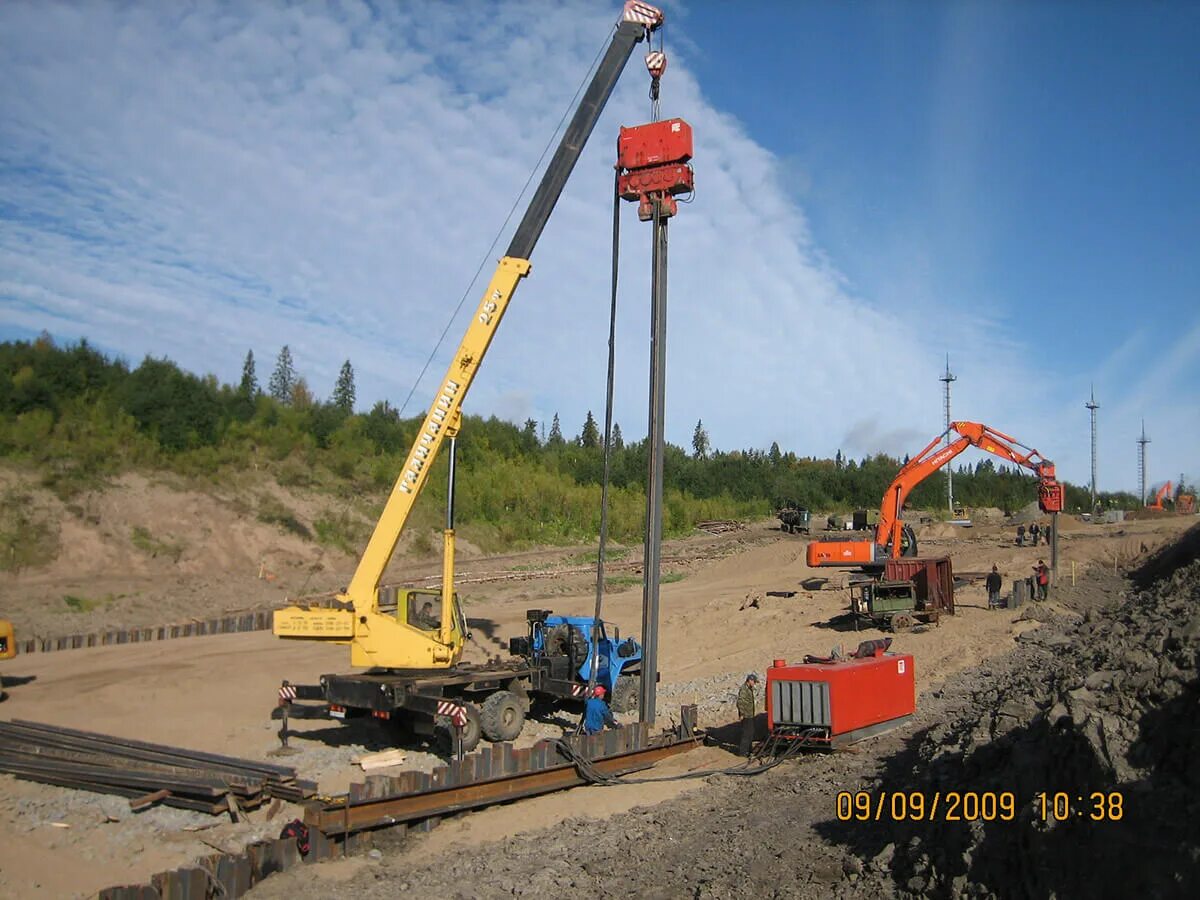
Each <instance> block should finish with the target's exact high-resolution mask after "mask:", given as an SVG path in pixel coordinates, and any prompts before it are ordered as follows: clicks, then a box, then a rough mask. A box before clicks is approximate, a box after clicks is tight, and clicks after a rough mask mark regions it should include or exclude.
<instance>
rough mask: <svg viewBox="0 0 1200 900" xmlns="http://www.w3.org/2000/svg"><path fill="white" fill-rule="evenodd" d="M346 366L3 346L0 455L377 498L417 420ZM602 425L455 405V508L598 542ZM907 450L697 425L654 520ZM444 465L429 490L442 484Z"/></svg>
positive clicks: (787, 495) (438, 496) (875, 485)
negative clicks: (263, 378) (746, 441)
mask: <svg viewBox="0 0 1200 900" xmlns="http://www.w3.org/2000/svg"><path fill="white" fill-rule="evenodd" d="M355 403H356V392H355V386H354V371H353V367H352V365H351V364H350V361H349V360H347V361H346V362H345V363H344V364H343V365H342V367H341V371H340V374H339V376H338V378H337V381H336V383H335V384H334V385H333V387H332V391H331V393H330V397H329V398H328V399H327V400H321V399H319V398H317V397H316V396H315V395H314V394H313V392H312V390H311V388H310V387H309V385H308V384H307V382H306V381H305V379H304V378H303V376H301V375H300V374H299V372H298V369H297V365H296V362H295V360H294V358H293V355H292V353H291V351H290V349H289V348H288V347H286V346H285V347H283V348H282V349H281V350H280V351H279V353H278V355H277V357H276V360H275V365H274V368H273V371H272V373H271V375H270V377H269V379H268V382H267V389H266V390H265V391H263V390H262V389H261V388H260V386H259V374H258V370H257V363H256V360H255V357H254V354H253V352H252V351H251V352H249V353H248V354H247V356H246V360H245V363H244V365H243V370H242V377H241V380H240V382H239V383H238V384H237V385H229V384H222V383H221V382H220V381H219V380H218V379H217V378H216V377H214V376H212V375H205V376H197V375H195V374H192V373H190V372H186V371H184V370H182V369H180V368H179V367H178V366H177V365H176V364H175V363H174V362H172V361H170V360H168V359H165V358H163V359H158V358H153V357H147V358H146V359H144V360H142V362H141V363H140V364H139V365H137V366H136V367H131V366H130V365H129V364H128V363H126V362H125V361H123V360H121V359H110V358H108V357H107V356H106V355H104V354H102V353H100V352H98V351H97V350H96V349H94V348H93V347H91V346H90V345H89V344H88V343H87V342H86V341H79V342H78V343H75V344H70V345H65V346H59V345H57V344H56V343H55V342H54V341H53V340H52V339H51V338H50V337H49V336H47V335H43V336H42V337H40V338H39V339H37V340H34V341H28V342H26V341H10V342H5V343H0V456H4V457H8V458H10V459H13V460H17V461H25V462H29V463H32V464H34V465H35V466H36V467H37V468H38V471H39V472H40V477H41V479H42V482H43V483H44V484H45V485H47V486H48V487H51V488H52V489H54V490H55V491H57V492H58V493H59V494H60V496H63V497H67V496H70V495H71V494H73V493H76V492H78V491H80V490H83V489H94V488H96V487H99V486H102V485H103V483H104V479H105V478H107V477H109V476H112V475H115V474H117V473H120V472H122V471H126V470H129V469H133V468H138V467H150V468H156V467H157V468H164V469H170V470H173V471H176V472H179V473H182V474H185V475H196V476H206V477H217V476H220V475H221V474H222V473H224V472H226V471H230V470H237V469H246V468H250V467H254V468H256V469H258V470H260V471H262V470H265V471H267V472H269V473H271V474H272V475H274V476H275V477H276V478H278V479H279V480H280V481H281V482H282V483H284V484H293V485H302V486H312V487H314V488H322V489H329V490H332V491H335V492H339V493H341V494H343V495H344V496H355V495H364V494H366V495H371V496H375V497H377V498H378V500H379V502H380V503H381V502H382V499H383V497H384V495H385V493H386V489H387V488H389V487H390V486H391V485H392V483H393V482H394V480H395V478H396V476H397V474H398V473H399V472H400V469H401V466H402V464H403V462H404V456H405V454H406V452H407V450H408V448H409V446H410V445H411V442H412V440H413V439H414V437H415V435H416V433H417V429H418V427H419V425H420V417H419V416H414V417H405V418H402V417H401V416H400V415H399V413H398V412H397V411H396V409H395V408H394V407H392V406H391V405H390V404H389V403H387V402H386V401H381V402H379V403H376V404H375V405H374V406H372V407H371V408H370V409H369V410H367V411H356V409H355ZM603 444H604V435H603V433H602V430H601V426H600V425H599V424H598V423H597V422H596V419H595V417H594V416H593V415H592V413H591V412H590V411H587V412H586V415H584V416H582V417H581V421H580V423H579V432H578V434H576V435H575V436H574V437H570V436H567V435H566V434H564V430H563V425H562V423H561V421H560V418H559V416H558V414H555V415H554V417H553V420H552V422H551V424H550V428H549V432H548V433H543V426H542V424H541V423H538V422H536V421H534V420H528V421H526V422H525V423H523V424H522V425H515V424H513V423H510V422H505V421H502V420H500V419H497V418H495V417H491V418H483V417H479V416H465V417H464V423H463V427H462V430H461V433H460V438H459V441H458V447H459V463H460V469H459V481H458V499H457V503H456V513H457V515H458V517H459V520H460V522H461V523H463V524H468V525H471V526H472V527H473V528H474V529H475V530H476V533H477V534H480V535H483V536H486V537H488V538H490V540H489V541H488V543H492V544H493V545H494V546H513V545H519V544H521V543H525V542H555V541H568V540H579V539H587V538H591V537H594V536H595V534H596V533H597V531H598V528H599V505H600V504H599V498H600V482H601V478H602V473H603ZM612 446H613V451H612V455H611V479H612V485H613V490H612V494H611V498H612V505H611V512H610V516H611V528H612V533H613V535H614V537H615V538H617V539H618V540H631V539H636V538H637V537H638V536H639V535H640V534H641V530H642V519H643V515H644V509H643V506H644V501H643V499H642V493H643V490H644V486H645V480H646V468H647V444H646V441H645V440H644V439H643V440H640V441H635V442H626V441H625V440H624V439H623V438H622V436H621V431H620V426H619V425H618V426H615V427H614V429H613V435H612ZM899 466H900V461H899V460H897V459H894V458H891V457H889V456H886V455H883V454H879V455H875V456H871V457H867V458H864V459H861V460H854V459H846V458H844V457H843V456H842V454H841V452H840V451H839V452H838V454H837V455H836V456H835V458H834V459H832V460H830V459H817V458H814V457H808V456H799V455H797V454H796V453H794V452H783V451H781V449H780V448H779V446H778V445H777V444H773V445H772V446H771V447H770V448H769V449H768V450H765V451H763V450H757V449H746V450H729V451H721V450H715V449H713V448H712V447H711V446H710V443H709V440H708V435H707V433H706V431H705V430H704V427H703V423H702V422H698V423H697V424H696V429H695V432H694V434H693V440H692V448H691V451H690V452H689V451H687V450H685V449H684V448H681V447H677V446H674V445H668V446H667V448H666V454H665V476H664V480H665V490H664V528H665V530H666V532H667V533H668V534H671V533H675V534H678V533H682V532H685V531H687V530H689V529H690V528H692V527H693V526H694V524H695V523H696V522H697V521H701V520H704V519H720V518H746V517H751V516H759V515H769V514H770V513H771V512H772V511H773V510H774V509H776V508H778V507H779V506H782V505H785V504H791V503H795V504H799V505H803V506H807V507H809V508H810V509H814V510H817V509H820V510H843V511H844V510H848V509H852V508H860V507H866V508H870V507H874V506H877V505H878V504H879V501H880V498H881V497H882V495H883V492H884V490H885V489H886V487H887V485H888V484H889V483H890V482H891V480H892V478H893V477H894V476H895V473H896V471H897V469H898V468H899ZM444 473H445V460H444V459H442V460H439V462H438V468H437V469H435V472H434V478H433V480H432V481H431V485H438V484H439V475H440V476H441V477H442V478H444ZM954 483H955V494H956V497H957V499H958V500H959V501H960V502H962V503H964V504H966V505H969V506H996V507H1000V508H1001V509H1004V510H1009V511H1011V510H1015V509H1018V508H1020V507H1022V506H1024V505H1026V504H1027V503H1029V502H1030V501H1031V500H1033V499H1034V498H1035V497H1036V484H1035V480H1034V478H1033V477H1032V476H1031V475H1030V474H1028V473H1026V472H1024V471H1023V470H1018V469H1015V468H1013V467H1006V466H1003V465H1000V466H997V465H995V464H994V463H993V462H992V461H991V460H983V461H981V462H980V463H979V464H977V465H975V466H973V467H971V466H961V467H959V468H958V469H956V472H955V482H954ZM427 494H429V495H431V496H432V499H429V498H423V500H422V504H423V506H424V507H425V514H424V515H423V516H422V519H423V520H424V521H426V522H429V523H434V522H436V521H437V516H438V515H439V514H440V510H441V509H442V508H443V507H444V491H443V490H441V489H439V488H438V487H433V488H432V489H431V490H430V491H427ZM944 496H945V493H944V482H943V481H942V479H941V478H938V477H933V478H930V479H927V480H926V481H925V483H923V484H922V485H920V486H919V487H918V488H917V489H916V490H915V491H914V492H913V494H912V496H911V498H910V505H911V506H915V507H928V508H934V509H937V508H941V507H942V506H944ZM1103 499H1104V500H1105V501H1106V503H1107V504H1108V505H1121V506H1130V507H1132V506H1134V505H1136V498H1134V497H1132V496H1131V495H1128V494H1121V495H1103ZM1088 501H1089V498H1088V494H1087V492H1086V490H1084V489H1082V488H1079V487H1076V486H1073V485H1068V486H1067V502H1068V506H1069V508H1071V509H1079V510H1082V509H1085V508H1086V507H1087V505H1088Z"/></svg>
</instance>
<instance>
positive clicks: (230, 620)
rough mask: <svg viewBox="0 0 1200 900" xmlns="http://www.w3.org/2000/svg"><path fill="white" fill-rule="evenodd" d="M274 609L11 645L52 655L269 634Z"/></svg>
mask: <svg viewBox="0 0 1200 900" xmlns="http://www.w3.org/2000/svg"><path fill="white" fill-rule="evenodd" d="M274 611H275V608H274V607H268V608H264V609H256V610H246V611H241V612H230V613H226V614H225V615H222V616H218V617H217V618H213V619H197V620H195V621H192V622H178V623H175V624H172V625H151V626H148V627H144V628H108V629H105V630H104V631H93V632H90V633H87V634H84V633H79V634H64V635H58V636H57V637H32V638H18V639H17V640H15V641H14V642H13V645H14V646H15V647H16V648H17V653H18V654H25V655H28V654H30V653H53V652H54V651H56V650H82V649H84V648H86V647H111V646H115V645H117V644H144V643H148V642H150V641H169V640H174V639H176V638H187V637H200V636H203V635H209V634H238V633H240V632H243V631H269V630H270V629H271V616H272V614H273V613H274Z"/></svg>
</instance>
